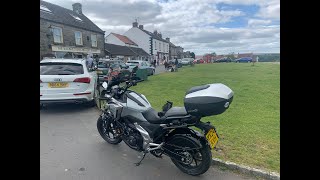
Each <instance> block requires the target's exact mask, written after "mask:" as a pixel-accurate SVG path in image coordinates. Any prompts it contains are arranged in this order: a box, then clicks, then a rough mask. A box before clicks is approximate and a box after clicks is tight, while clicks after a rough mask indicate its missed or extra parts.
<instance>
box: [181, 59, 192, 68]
mask: <svg viewBox="0 0 320 180" xmlns="http://www.w3.org/2000/svg"><path fill="white" fill-rule="evenodd" d="M192 61H193V58H183V59H182V60H181V64H182V65H183V66H186V65H191V63H193V62H192Z"/></svg>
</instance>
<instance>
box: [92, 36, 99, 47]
mask: <svg viewBox="0 0 320 180" xmlns="http://www.w3.org/2000/svg"><path fill="white" fill-rule="evenodd" d="M91 46H92V47H98V42H97V35H96V34H91Z"/></svg>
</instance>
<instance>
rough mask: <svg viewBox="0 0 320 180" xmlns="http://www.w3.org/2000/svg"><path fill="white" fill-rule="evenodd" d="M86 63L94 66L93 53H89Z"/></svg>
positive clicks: (89, 66)
mask: <svg viewBox="0 0 320 180" xmlns="http://www.w3.org/2000/svg"><path fill="white" fill-rule="evenodd" d="M86 64H87V67H88V68H92V65H93V58H92V54H89V55H88V56H87V61H86Z"/></svg>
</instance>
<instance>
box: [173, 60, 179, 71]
mask: <svg viewBox="0 0 320 180" xmlns="http://www.w3.org/2000/svg"><path fill="white" fill-rule="evenodd" d="M175 59H176V60H175V61H174V71H177V70H178V64H179V61H178V59H177V58H175Z"/></svg>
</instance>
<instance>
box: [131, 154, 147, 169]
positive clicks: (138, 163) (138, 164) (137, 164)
mask: <svg viewBox="0 0 320 180" xmlns="http://www.w3.org/2000/svg"><path fill="white" fill-rule="evenodd" d="M146 154H147V153H146V152H144V153H143V156H142V158H141V159H140V161H139V162H137V163H134V164H135V165H136V166H140V164H141V162H142V160H143V159H144V157H145V156H146Z"/></svg>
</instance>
